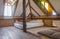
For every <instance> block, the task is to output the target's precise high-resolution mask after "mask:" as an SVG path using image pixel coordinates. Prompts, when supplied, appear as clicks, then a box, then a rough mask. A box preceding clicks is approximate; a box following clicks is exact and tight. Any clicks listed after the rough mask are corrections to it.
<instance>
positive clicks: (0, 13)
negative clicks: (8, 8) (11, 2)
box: [0, 0, 4, 16]
mask: <svg viewBox="0 0 60 39" xmlns="http://www.w3.org/2000/svg"><path fill="white" fill-rule="evenodd" d="M3 15H4V0H0V16H3Z"/></svg>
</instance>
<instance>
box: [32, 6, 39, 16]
mask: <svg viewBox="0 0 60 39" xmlns="http://www.w3.org/2000/svg"><path fill="white" fill-rule="evenodd" d="M31 9H32V10H34V11H35V12H36V14H38V12H37V11H36V10H35V9H34V8H33V7H32V6H31ZM38 15H39V14H38ZM39 16H40V15H39Z"/></svg>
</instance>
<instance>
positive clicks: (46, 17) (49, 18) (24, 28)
mask: <svg viewBox="0 0 60 39" xmlns="http://www.w3.org/2000/svg"><path fill="white" fill-rule="evenodd" d="M25 4H26V0H23V14H22V15H23V31H24V32H26V7H27V6H28V5H29V9H30V13H32V12H31V9H33V8H32V7H31V5H30V0H28V3H27V5H26V6H25ZM33 10H34V9H33ZM34 11H35V10H34ZM35 12H36V13H38V12H37V11H35ZM38 15H39V14H38ZM32 18H34V19H42V20H60V16H40V15H39V16H38V17H32Z"/></svg>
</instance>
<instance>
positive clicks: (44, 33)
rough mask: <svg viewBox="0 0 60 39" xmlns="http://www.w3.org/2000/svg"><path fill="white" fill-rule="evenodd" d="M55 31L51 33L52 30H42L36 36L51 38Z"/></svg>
mask: <svg viewBox="0 0 60 39" xmlns="http://www.w3.org/2000/svg"><path fill="white" fill-rule="evenodd" d="M55 32H56V31H53V30H50V29H48V30H42V31H39V32H38V34H42V35H46V36H51V35H52V34H53V33H55Z"/></svg>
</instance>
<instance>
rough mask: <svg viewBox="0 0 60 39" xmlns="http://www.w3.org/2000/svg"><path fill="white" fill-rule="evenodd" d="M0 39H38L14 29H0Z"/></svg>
mask: <svg viewBox="0 0 60 39" xmlns="http://www.w3.org/2000/svg"><path fill="white" fill-rule="evenodd" d="M0 39H40V38H38V37H36V36H34V35H31V34H29V33H24V32H23V31H22V30H19V29H17V28H15V27H4V28H0Z"/></svg>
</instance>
